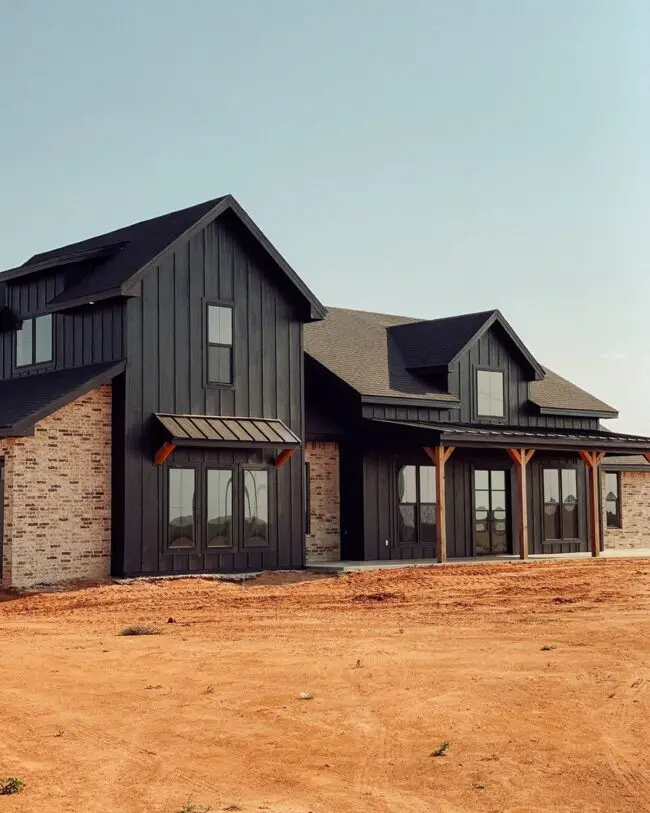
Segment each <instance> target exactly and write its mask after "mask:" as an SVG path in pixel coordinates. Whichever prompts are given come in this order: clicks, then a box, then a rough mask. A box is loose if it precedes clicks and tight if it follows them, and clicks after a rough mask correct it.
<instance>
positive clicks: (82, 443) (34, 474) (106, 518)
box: [0, 385, 111, 587]
mask: <svg viewBox="0 0 650 813" xmlns="http://www.w3.org/2000/svg"><path fill="white" fill-rule="evenodd" d="M0 455H3V456H4V459H5V488H4V492H5V495H4V544H3V576H2V584H3V586H13V587H29V586H32V585H35V584H41V583H53V582H59V581H65V580H68V579H97V578H105V577H106V576H108V575H109V573H110V559H111V387H110V386H109V385H107V386H102V387H98V388H97V389H95V390H93V391H92V392H90V393H88V394H87V395H84V396H82V397H81V398H78V399H77V400H76V401H73V402H72V403H71V404H68V405H67V406H65V407H63V408H62V409H59V410H58V411H57V412H55V413H53V414H52V415H50V416H48V417H47V418H44V419H43V420H42V421H40V422H39V423H38V424H37V425H36V428H35V433H34V436H33V437H25V438H16V439H5V440H0Z"/></svg>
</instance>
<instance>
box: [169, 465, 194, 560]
mask: <svg viewBox="0 0 650 813" xmlns="http://www.w3.org/2000/svg"><path fill="white" fill-rule="evenodd" d="M179 469H180V470H182V471H193V472H194V501H193V506H192V508H193V517H194V540H193V541H194V544H193V545H192V547H189V546H187V547H183V548H180V547H177V546H176V545H171V544H170V534H169V525H170V522H169V509H170V492H171V489H170V481H171V473H172V471H174V470H179ZM164 511H165V513H164V522H165V535H164V539H165V551H166V552H167V553H171V554H188V553H196V551H197V550H199V549H200V547H201V545H200V536H201V534H202V528H201V525H200V518H201V516H202V513H203V511H202V498H201V471H200V467H199V466H197V465H192V464H191V463H183V462H180V463H175V464H173V465H170V466H167V471H166V472H165V499H164Z"/></svg>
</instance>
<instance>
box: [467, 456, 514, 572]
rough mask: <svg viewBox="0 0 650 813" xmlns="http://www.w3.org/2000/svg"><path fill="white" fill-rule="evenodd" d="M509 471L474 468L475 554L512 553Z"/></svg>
mask: <svg viewBox="0 0 650 813" xmlns="http://www.w3.org/2000/svg"><path fill="white" fill-rule="evenodd" d="M507 496H508V495H507V490H506V472H505V471H504V470H503V469H475V470H474V555H475V556H489V555H490V554H497V553H509V550H510V545H509V539H508V527H509V524H510V523H509V522H508V502H507Z"/></svg>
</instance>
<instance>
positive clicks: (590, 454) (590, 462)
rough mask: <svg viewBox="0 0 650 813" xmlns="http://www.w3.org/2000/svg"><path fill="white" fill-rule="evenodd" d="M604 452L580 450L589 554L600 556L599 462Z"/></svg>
mask: <svg viewBox="0 0 650 813" xmlns="http://www.w3.org/2000/svg"><path fill="white" fill-rule="evenodd" d="M604 456H605V453H604V452H594V451H581V452H580V457H581V458H582V460H583V462H584V464H585V466H586V468H587V482H588V488H589V521H590V525H591V555H592V556H600V510H601V508H600V482H599V480H600V464H601V463H602V460H603V457H604Z"/></svg>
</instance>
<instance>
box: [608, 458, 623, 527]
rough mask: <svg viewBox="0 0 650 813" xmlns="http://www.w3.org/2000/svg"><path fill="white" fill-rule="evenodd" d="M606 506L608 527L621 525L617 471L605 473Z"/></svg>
mask: <svg viewBox="0 0 650 813" xmlns="http://www.w3.org/2000/svg"><path fill="white" fill-rule="evenodd" d="M605 508H606V511H607V527H608V528H620V527H621V503H620V497H619V476H618V473H617V472H615V471H608V472H607V473H606V474H605Z"/></svg>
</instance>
